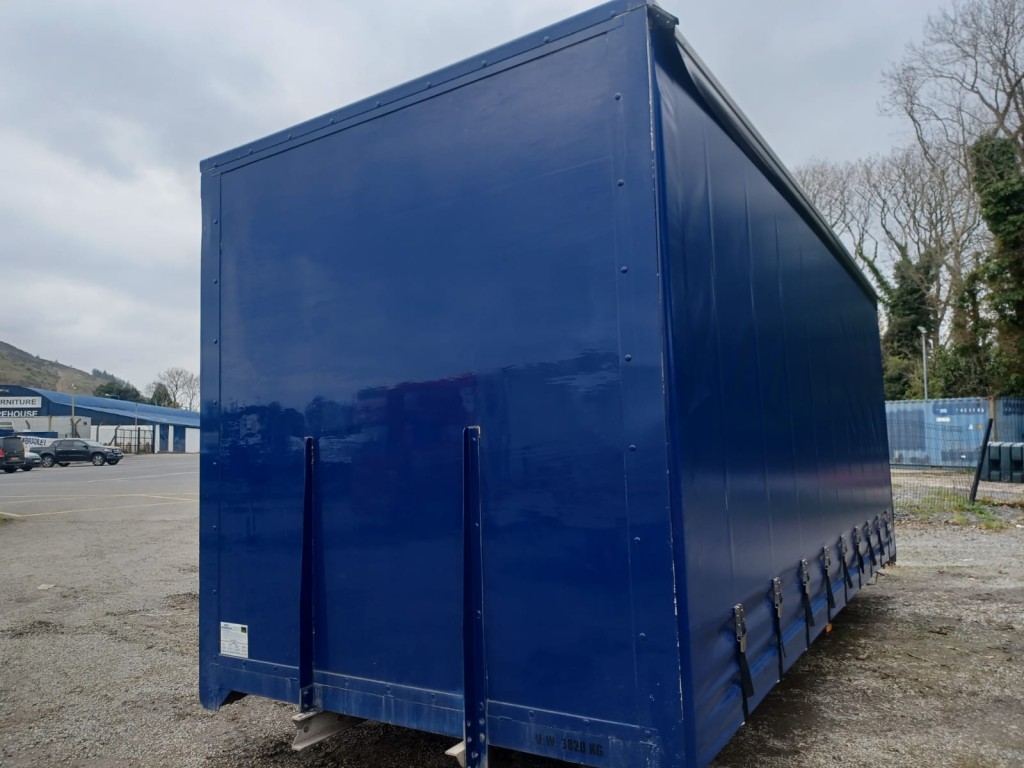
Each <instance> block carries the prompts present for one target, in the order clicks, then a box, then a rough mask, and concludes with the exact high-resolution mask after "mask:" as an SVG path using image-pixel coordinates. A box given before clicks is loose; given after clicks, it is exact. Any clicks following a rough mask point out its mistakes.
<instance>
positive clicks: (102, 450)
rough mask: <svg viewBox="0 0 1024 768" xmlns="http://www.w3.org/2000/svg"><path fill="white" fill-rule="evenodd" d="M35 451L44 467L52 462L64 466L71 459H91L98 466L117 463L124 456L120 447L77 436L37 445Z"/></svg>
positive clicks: (50, 465)
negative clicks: (81, 438)
mask: <svg viewBox="0 0 1024 768" xmlns="http://www.w3.org/2000/svg"><path fill="white" fill-rule="evenodd" d="M35 452H36V453H38V454H39V457H40V459H42V464H43V466H44V467H52V466H53V465H54V464H57V465H59V466H62V467H66V466H67V465H68V464H70V463H71V462H73V461H91V462H92V463H93V464H95V465H96V466H97V467H100V466H103V465H104V464H110V465H114V464H117V462H119V461H120V460H121V459H122V458H124V453H123V452H122V451H121V449H120V448H115V447H113V446H110V445H103V444H102V443H94V442H93V441H92V440H80V439H78V438H77V437H69V438H66V439H64V440H54V441H53V442H52V443H50V444H49V445H41V446H39V447H38V448H36V449H35Z"/></svg>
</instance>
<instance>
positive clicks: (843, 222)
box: [793, 160, 891, 304]
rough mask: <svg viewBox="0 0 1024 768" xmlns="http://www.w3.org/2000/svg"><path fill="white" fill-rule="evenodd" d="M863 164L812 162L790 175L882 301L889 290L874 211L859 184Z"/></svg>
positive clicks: (861, 178)
mask: <svg viewBox="0 0 1024 768" xmlns="http://www.w3.org/2000/svg"><path fill="white" fill-rule="evenodd" d="M864 171H865V163H864V162H863V161H862V162H857V163H832V162H829V161H827V160H814V161H812V162H810V163H808V164H806V165H803V166H800V167H799V168H797V169H796V170H795V171H794V172H793V176H794V177H795V178H796V181H797V183H798V184H800V186H801V187H802V188H803V190H804V192H805V193H806V194H807V196H808V197H809V198H810V199H811V202H813V203H814V205H815V206H816V207H817V208H818V210H819V211H820V213H821V214H822V216H824V218H825V221H826V222H827V223H828V225H829V226H830V227H831V228H832V230H833V231H834V232H835V233H836V235H837V236H838V237H839V238H840V239H841V240H842V241H843V242H844V243H845V244H846V246H847V248H849V249H850V251H851V253H852V254H853V258H854V260H855V261H856V262H857V263H858V265H860V267H861V268H862V269H863V270H864V271H865V272H867V275H868V279H869V280H870V281H871V282H872V284H873V285H874V286H875V289H876V290H877V291H878V293H879V295H880V296H881V298H882V303H883V304H884V303H885V302H886V299H887V297H888V295H889V292H890V290H891V286H890V281H889V278H888V275H887V271H888V270H887V269H886V264H885V261H884V258H883V260H882V261H879V257H880V256H883V254H882V252H881V250H880V248H879V242H878V239H877V228H876V227H875V226H874V222H875V218H876V216H875V211H874V209H873V207H872V200H871V196H870V195H868V194H867V188H866V186H865V184H864V183H863V179H864Z"/></svg>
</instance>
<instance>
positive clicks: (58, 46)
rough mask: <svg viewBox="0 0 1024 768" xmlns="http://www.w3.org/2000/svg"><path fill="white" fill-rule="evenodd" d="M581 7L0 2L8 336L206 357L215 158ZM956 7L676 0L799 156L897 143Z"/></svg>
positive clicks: (136, 365) (129, 367)
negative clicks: (205, 201)
mask: <svg viewBox="0 0 1024 768" xmlns="http://www.w3.org/2000/svg"><path fill="white" fill-rule="evenodd" d="M594 4H595V3H593V2H587V1H586V0H504V1H503V2H498V0H417V1H415V2H413V1H412V0H408V1H406V0H390V1H389V2H370V1H368V0H332V1H331V2H327V1H326V0H324V1H305V2H297V1H296V0H293V1H292V2H285V1H284V0H276V1H272V0H245V2H242V1H241V0H238V1H237V2H228V1H227V0H224V1H222V2H211V1H210V0H202V1H199V0H175V1H174V2H170V0H168V1H167V2H157V1H156V0H150V1H148V2H141V1H140V0H116V1H115V0H65V1H60V0H0V289H2V290H0V306H2V311H0V341H6V342H8V343H10V344H14V345H15V346H17V347H21V348H22V349H24V350H26V351H28V352H31V353H33V354H37V355H40V356H41V357H45V358H50V359H57V360H59V361H60V362H63V363H67V364H70V365H74V366H76V367H79V368H84V369H86V370H89V369H92V368H102V369H106V370H108V371H110V372H112V373H115V374H117V375H119V376H121V377H123V378H127V379H128V380H130V381H131V382H132V383H134V384H136V385H137V386H138V387H140V388H142V387H144V386H145V385H146V384H147V383H149V382H151V381H152V380H153V379H154V378H155V376H156V374H157V373H158V372H160V371H161V370H163V369H165V368H167V367H169V366H184V367H186V368H190V369H192V370H196V371H198V365H199V363H198V347H199V339H198V336H199V246H200V243H199V233H200V211H199V170H198V164H199V161H200V160H201V159H203V158H206V157H209V156H211V155H214V154H217V153H219V152H221V151H223V150H226V149H230V148H232V147H235V146H238V145H240V144H244V143H246V142H248V141H251V140H253V139H256V138H259V137H260V136H263V135H266V134H268V133H272V132H275V131H277V130H280V129H282V128H285V127H287V126H289V125H292V124H294V123H298V122H301V121H303V120H305V119H308V118H310V117H314V116H316V115H319V114H322V113H324V112H328V111H330V110H333V109H336V108H338V107H341V106H344V105H346V104H348V103H350V102H352V101H355V100H357V99H360V98H363V97H366V96H369V95H371V94H373V93H376V92H378V91H381V90H383V89H385V88H389V87H391V86H394V85H397V84H399V83H402V82H404V81H406V80H409V79H412V78H414V77H417V76H419V75H423V74H426V73H427V72H429V71H432V70H434V69H437V68H440V67H442V66H445V65H447V64H450V63H453V62H455V61H458V60H460V59H463V58H466V57H468V56H471V55H474V54H476V53H479V52H481V51H483V50H486V49H488V48H491V47H494V46H496V45H500V44H501V43H503V42H506V41H508V40H510V39H512V38H515V37H518V36H520V35H523V34H526V33H528V32H531V31H534V30H536V29H538V28H540V27H543V26H545V25H547V24H550V23H553V22H556V21H559V20H561V19H563V18H565V17H567V16H570V15H572V14H574V13H577V12H579V11H582V10H585V9H586V8H588V7H591V6H592V5H594ZM945 4H946V2H940V0H899V1H898V2H897V1H896V0H829V1H828V2H822V0H732V1H731V2H727V1H726V0H703V1H702V2H697V1H696V0H663V2H662V5H663V7H665V8H666V9H667V10H668V11H670V12H671V13H673V14H675V15H676V16H678V17H679V18H680V20H681V21H680V26H681V29H682V31H683V34H684V35H685V36H686V37H687V38H688V39H689V41H690V43H691V44H692V45H693V46H694V48H695V49H696V50H697V52H698V53H699V54H700V55H701V57H702V58H703V59H704V60H705V62H707V64H708V65H709V67H710V69H711V70H712V71H713V72H714V73H715V75H716V76H717V77H718V79H719V80H720V81H721V82H722V83H723V85H724V86H725V87H726V89H727V90H728V91H729V92H730V94H731V95H732V96H733V98H734V100H735V101H736V102H737V103H738V104H739V106H740V107H741V108H742V109H743V110H744V112H746V114H747V115H748V117H750V118H751V120H752V121H753V122H754V124H755V125H756V126H757V127H758V129H759V130H760V132H761V133H762V135H764V137H765V138H766V139H767V140H768V142H769V144H771V145H772V146H773V147H774V149H775V150H776V153H777V154H778V155H779V156H780V157H781V159H782V160H783V162H784V163H786V164H787V165H788V166H790V167H793V166H796V165H800V164H801V163H803V162H806V161H807V160H810V159H813V158H829V159H833V160H848V159H855V158H857V157H859V156H863V155H868V154H872V153H877V152H885V151H886V150H887V149H888V148H889V147H891V146H893V145H894V144H897V143H902V142H904V141H906V140H907V138H908V136H907V133H906V131H905V128H904V126H903V125H902V124H901V123H899V122H898V121H896V120H894V119H892V118H885V117H880V116H879V114H878V103H879V101H880V99H881V98H882V95H883V94H882V88H881V86H880V84H879V76H880V73H881V71H882V70H883V69H884V68H885V67H886V66H887V65H888V64H889V63H891V62H893V61H894V60H896V59H897V58H899V56H900V55H901V53H902V51H903V48H904V46H905V45H906V44H907V43H908V42H912V41H917V40H919V38H920V35H921V30H922V25H923V23H924V20H925V17H926V16H927V15H928V14H929V13H933V12H934V11H935V10H936V9H938V8H939V7H942V6H943V5H945Z"/></svg>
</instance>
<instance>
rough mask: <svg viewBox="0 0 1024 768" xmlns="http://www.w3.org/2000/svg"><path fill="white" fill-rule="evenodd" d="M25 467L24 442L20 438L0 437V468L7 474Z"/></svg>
mask: <svg viewBox="0 0 1024 768" xmlns="http://www.w3.org/2000/svg"><path fill="white" fill-rule="evenodd" d="M24 466H25V442H24V441H23V440H22V439H21V438H20V437H0V467H2V468H3V470H4V472H7V473H8V474H9V473H11V472H17V471H18V470H19V469H22V468H23V467H24Z"/></svg>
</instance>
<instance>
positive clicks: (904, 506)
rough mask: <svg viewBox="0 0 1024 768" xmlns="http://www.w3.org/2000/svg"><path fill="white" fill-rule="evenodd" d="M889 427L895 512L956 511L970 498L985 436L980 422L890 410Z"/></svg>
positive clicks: (968, 501)
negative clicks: (947, 420) (951, 420)
mask: <svg viewBox="0 0 1024 768" xmlns="http://www.w3.org/2000/svg"><path fill="white" fill-rule="evenodd" d="M894 416H895V418H894ZM888 426H889V462H890V469H891V473H892V491H893V505H894V507H895V509H896V512H897V513H901V512H902V513H904V514H910V515H920V514H928V513H935V512H956V511H958V510H960V509H963V508H964V507H965V506H966V505H968V504H969V503H970V496H971V486H972V485H973V483H974V475H975V471H976V469H977V466H978V460H979V459H980V458H981V451H982V444H983V442H984V435H985V433H984V430H983V429H979V428H977V426H980V425H975V424H973V423H971V424H955V423H942V422H938V423H937V422H936V421H933V420H930V419H926V418H925V414H924V413H923V412H922V413H920V414H916V413H899V414H891V415H890V419H889V424H888Z"/></svg>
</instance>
